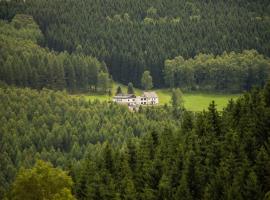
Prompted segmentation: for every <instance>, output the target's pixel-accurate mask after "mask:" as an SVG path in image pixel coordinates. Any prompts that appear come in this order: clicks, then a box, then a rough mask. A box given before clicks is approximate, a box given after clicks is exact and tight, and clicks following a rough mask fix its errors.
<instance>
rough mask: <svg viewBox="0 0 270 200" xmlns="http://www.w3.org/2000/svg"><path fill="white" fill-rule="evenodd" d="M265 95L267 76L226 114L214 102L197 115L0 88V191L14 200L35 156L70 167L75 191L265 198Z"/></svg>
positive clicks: (269, 115)
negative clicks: (23, 173)
mask: <svg viewBox="0 0 270 200" xmlns="http://www.w3.org/2000/svg"><path fill="white" fill-rule="evenodd" d="M269 99H270V83H268V85H266V86H265V89H263V90H259V89H253V90H252V91H251V92H250V93H245V94H244V95H243V96H242V97H240V98H239V99H238V100H237V101H230V102H229V103H228V106H227V107H226V108H225V109H224V111H223V112H217V110H216V108H215V103H214V102H212V103H211V104H210V105H209V108H208V110H207V111H203V112H199V113H191V112H188V111H185V110H184V109H183V108H182V107H181V106H180V105H177V104H174V106H173V107H168V106H164V107H156V108H141V109H140V110H139V112H130V111H129V110H128V109H127V108H126V107H124V106H119V105H116V104H114V103H100V102H87V101H85V100H84V99H79V98H75V97H72V96H69V95H68V94H67V93H64V92H54V91H51V90H41V91H36V90H30V89H17V88H10V87H2V88H1V89H0V108H1V110H0V115H1V116H0V120H1V127H0V133H1V135H0V136H1V137H0V142H1V143H0V148H1V149H0V151H1V154H0V160H1V165H0V166H1V169H0V172H1V173H0V188H1V189H0V195H1V196H0V198H1V199H3V197H4V196H7V197H10V199H12V194H13V193H11V192H9V191H11V188H12V184H11V183H12V182H13V181H14V179H15V176H16V172H17V171H18V169H19V168H20V167H22V166H24V167H27V168H29V167H31V166H32V165H33V164H34V163H35V160H36V159H42V160H46V161H50V162H51V163H53V164H54V166H57V167H61V168H62V169H64V170H67V171H68V172H69V175H70V176H71V177H72V179H73V181H74V186H73V191H74V196H76V198H77V199H179V198H180V197H184V199H264V198H266V197H267V195H268V197H269V192H270V187H269V186H270V168H269V164H270V141H269V140H270V138H269V135H270V102H269ZM17 182H18V181H17V180H16V183H17ZM16 187H18V186H16ZM266 199H267V198H266Z"/></svg>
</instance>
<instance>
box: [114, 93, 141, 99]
mask: <svg viewBox="0 0 270 200" xmlns="http://www.w3.org/2000/svg"><path fill="white" fill-rule="evenodd" d="M113 98H114V99H131V98H136V96H135V95H134V94H117V95H115V96H114V97H113Z"/></svg>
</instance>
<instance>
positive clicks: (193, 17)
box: [0, 0, 270, 87]
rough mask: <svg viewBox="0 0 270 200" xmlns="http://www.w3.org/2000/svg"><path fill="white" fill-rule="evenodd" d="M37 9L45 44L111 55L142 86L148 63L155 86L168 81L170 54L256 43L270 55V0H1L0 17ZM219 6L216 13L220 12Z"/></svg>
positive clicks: (125, 78)
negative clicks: (165, 73) (165, 72)
mask: <svg viewBox="0 0 270 200" xmlns="http://www.w3.org/2000/svg"><path fill="white" fill-rule="evenodd" d="M16 13H27V14H30V15H33V17H34V19H35V20H36V21H37V23H38V25H39V26H40V28H41V30H42V32H43V33H44V41H43V42H42V43H41V44H43V45H44V46H47V47H49V48H50V49H54V50H57V51H64V50H66V51H68V52H69V53H71V52H75V51H76V48H77V46H78V45H81V46H82V51H83V53H84V54H85V55H92V56H94V57H96V58H98V59H99V60H103V61H105V62H106V64H107V66H108V68H109V71H110V73H111V74H112V76H113V77H114V79H115V80H117V81H120V82H122V83H124V84H127V83H128V82H132V83H134V85H135V86H136V87H138V86H140V79H141V75H142V73H143V72H144V71H146V70H149V71H150V72H151V74H152V76H153V81H154V85H155V87H163V86H164V80H163V69H164V61H165V60H166V59H170V58H174V57H176V56H177V55H182V56H183V57H184V58H185V59H188V58H193V57H194V56H196V55H198V54H199V53H204V54H214V55H221V54H222V53H223V52H224V51H227V52H231V51H235V52H238V53H239V52H242V51H243V50H249V49H255V50H257V51H258V52H259V53H260V54H263V55H265V56H269V55H270V49H269V41H270V38H269V29H268V27H269V26H270V18H269V13H270V6H269V2H268V0H256V1H252V0H236V1H229V3H228V1H227V0H222V1H199V0H192V1H185V0H154V1H148V0H140V1H133V0H128V1H127V0H114V1H106V0H78V1H76V2H75V1H73V0H67V1H64V2H63V1H54V0H48V1H43V0H27V1H22V0H11V1H1V2H0V17H1V18H3V19H8V20H11V19H12V17H13V16H14V15H15V14H16ZM217 13H218V14H217Z"/></svg>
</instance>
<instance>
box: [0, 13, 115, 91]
mask: <svg viewBox="0 0 270 200" xmlns="http://www.w3.org/2000/svg"><path fill="white" fill-rule="evenodd" d="M0 24H1V26H0V45H1V50H0V51H1V54H0V64H1V68H0V80H1V81H3V82H5V83H7V84H10V85H17V86H21V87H32V88H37V89H41V88H43V87H46V88H50V89H55V90H63V89H68V90H70V91H75V90H84V91H87V90H88V91H89V90H94V91H101V92H106V91H108V90H110V88H111V87H112V78H111V76H110V75H109V73H108V70H107V66H106V64H105V63H104V62H99V61H98V60H97V59H96V58H93V57H90V56H85V55H83V53H82V50H81V47H80V46H78V48H77V49H76V51H75V52H74V53H72V54H69V53H67V52H66V51H65V52H61V53H57V52H54V51H49V50H48V49H44V48H41V47H40V46H38V45H37V43H38V41H43V40H44V37H43V35H42V33H41V31H40V29H39V27H38V26H37V24H36V23H35V21H34V20H33V18H32V17H31V16H28V15H16V16H15V17H14V18H13V19H12V21H11V22H10V23H8V22H7V21H0Z"/></svg>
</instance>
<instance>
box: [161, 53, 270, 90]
mask: <svg viewBox="0 0 270 200" xmlns="http://www.w3.org/2000/svg"><path fill="white" fill-rule="evenodd" d="M269 78H270V60H269V58H265V57H263V56H262V55H260V54H259V53H258V52H257V51H254V50H250V51H243V52H242V53H234V52H231V53H226V52H225V53H223V54H222V55H221V56H216V57H215V56H213V55H212V54H210V55H207V54H199V55H197V56H195V58H194V59H187V60H184V59H183V58H182V57H181V56H179V57H176V58H174V59H172V60H166V61H165V68H164V79H165V84H166V85H167V86H169V87H181V88H183V89H186V90H190V89H200V90H210V91H213V90H214V91H227V92H239V91H243V90H250V89H251V87H252V86H258V87H263V86H264V84H265V83H266V82H267V80H269Z"/></svg>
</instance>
